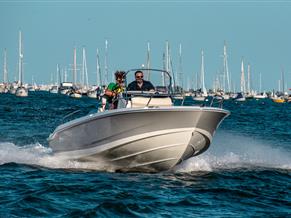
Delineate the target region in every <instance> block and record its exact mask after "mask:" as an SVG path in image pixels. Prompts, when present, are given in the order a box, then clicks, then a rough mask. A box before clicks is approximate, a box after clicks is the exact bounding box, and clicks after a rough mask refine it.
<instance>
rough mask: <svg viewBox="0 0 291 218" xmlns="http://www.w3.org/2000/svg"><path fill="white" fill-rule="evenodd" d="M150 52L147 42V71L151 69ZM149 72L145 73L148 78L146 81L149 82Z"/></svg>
mask: <svg viewBox="0 0 291 218" xmlns="http://www.w3.org/2000/svg"><path fill="white" fill-rule="evenodd" d="M150 51H151V49H150V42H148V43H147V62H146V63H147V69H150V68H151V62H150ZM150 74H151V72H150V71H149V70H148V72H147V76H148V78H147V79H148V80H150V78H151V75H150Z"/></svg>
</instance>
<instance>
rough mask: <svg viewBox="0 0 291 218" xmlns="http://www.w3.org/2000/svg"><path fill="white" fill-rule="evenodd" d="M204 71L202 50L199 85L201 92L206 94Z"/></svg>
mask: <svg viewBox="0 0 291 218" xmlns="http://www.w3.org/2000/svg"><path fill="white" fill-rule="evenodd" d="M204 74H205V71H204V51H203V49H202V50H201V71H200V76H201V77H200V85H202V87H201V88H202V92H203V93H206V92H207V91H206V87H205V79H204V76H205V75H204Z"/></svg>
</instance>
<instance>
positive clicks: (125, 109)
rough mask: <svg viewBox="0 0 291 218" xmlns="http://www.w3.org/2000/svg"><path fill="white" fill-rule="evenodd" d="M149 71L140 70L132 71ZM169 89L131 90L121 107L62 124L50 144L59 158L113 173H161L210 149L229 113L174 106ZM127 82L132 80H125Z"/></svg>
mask: <svg viewBox="0 0 291 218" xmlns="http://www.w3.org/2000/svg"><path fill="white" fill-rule="evenodd" d="M136 70H145V69H134V70H130V71H128V72H127V75H128V74H129V73H130V72H133V71H136ZM148 70H151V72H162V73H164V74H166V75H167V77H168V79H169V83H170V84H169V86H168V87H169V88H168V89H166V91H165V92H159V91H156V90H155V91H127V90H125V91H124V92H123V93H122V95H120V96H119V97H118V98H117V99H116V100H117V101H118V108H117V109H113V110H106V111H104V112H99V113H93V114H89V115H87V116H84V117H80V118H77V119H74V120H72V121H69V122H67V123H64V124H62V125H60V126H58V127H57V128H56V129H55V130H54V132H53V133H52V134H51V135H50V136H49V138H48V142H49V146H50V147H51V149H52V150H53V152H54V155H56V156H57V157H59V158H62V159H67V160H77V161H81V162H88V163H102V165H103V168H102V169H110V170H113V171H138V172H161V171H166V170H170V169H172V168H173V167H174V166H176V165H178V164H180V163H181V162H183V161H184V160H187V159H189V158H191V157H194V156H197V155H199V154H202V153H203V152H205V151H206V150H207V149H208V148H209V146H210V144H211V141H212V138H213V135H214V133H215V130H216V129H217V127H218V126H219V124H220V123H221V122H222V121H223V119H224V118H225V117H227V116H228V115H229V111H227V110H224V109H222V108H221V107H222V105H220V106H217V107H214V104H213V102H214V101H211V103H210V105H209V106H183V105H174V104H173V99H172V98H171V94H172V93H173V92H172V91H171V76H170V74H169V73H168V72H167V71H164V70H156V69H148ZM125 84H127V82H125Z"/></svg>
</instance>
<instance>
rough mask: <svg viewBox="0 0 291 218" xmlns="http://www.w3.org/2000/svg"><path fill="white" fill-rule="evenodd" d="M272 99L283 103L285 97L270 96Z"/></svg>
mask: <svg viewBox="0 0 291 218" xmlns="http://www.w3.org/2000/svg"><path fill="white" fill-rule="evenodd" d="M272 101H273V102H275V103H285V99H284V98H283V96H280V97H272Z"/></svg>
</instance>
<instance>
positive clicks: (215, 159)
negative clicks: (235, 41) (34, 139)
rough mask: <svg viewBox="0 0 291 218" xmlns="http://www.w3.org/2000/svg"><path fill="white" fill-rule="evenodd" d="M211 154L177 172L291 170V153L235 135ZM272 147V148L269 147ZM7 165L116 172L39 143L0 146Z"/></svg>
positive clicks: (223, 136)
mask: <svg viewBox="0 0 291 218" xmlns="http://www.w3.org/2000/svg"><path fill="white" fill-rule="evenodd" d="M214 138H215V140H214V141H213V142H212V145H211V146H210V148H209V150H208V151H206V152H205V153H204V154H202V155H199V156H197V157H193V158H190V159H188V160H187V161H185V162H183V163H182V164H181V165H179V166H177V167H175V168H174V172H193V171H216V170H228V169H241V168H247V169H250V170H254V169H256V168H275V169H287V170H290V169H291V158H290V156H291V152H290V150H289V151H287V150H286V149H283V148H277V147H275V146H274V145H271V144H270V143H269V142H265V141H260V140H258V139H254V138H248V137H246V136H238V135H235V134H233V133H227V132H219V133H217V134H216V135H215V137H214ZM268 143H269V144H268ZM7 163H17V164H27V165H36V166H41V167H46V168H53V169H77V170H79V169H82V170H97V171H108V172H114V171H115V169H114V168H113V167H110V166H108V165H106V164H105V163H104V162H102V160H100V161H98V162H95V163H91V162H81V161H77V160H64V159H62V158H60V157H58V156H55V155H53V153H52V150H51V149H50V148H48V147H45V146H43V145H41V144H39V143H36V144H30V145H25V146H18V145H15V144H13V143H9V142H6V143H4V142H3V143H0V165H3V164H7Z"/></svg>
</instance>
